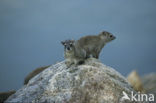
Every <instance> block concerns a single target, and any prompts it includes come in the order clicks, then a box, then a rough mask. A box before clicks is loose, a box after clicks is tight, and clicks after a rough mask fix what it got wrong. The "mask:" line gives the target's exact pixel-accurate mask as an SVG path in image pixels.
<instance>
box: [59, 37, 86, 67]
mask: <svg viewBox="0 0 156 103" xmlns="http://www.w3.org/2000/svg"><path fill="white" fill-rule="evenodd" d="M61 43H62V45H64V57H65V59H66V61H65V64H66V65H67V67H70V66H71V65H72V64H75V65H78V64H82V63H83V62H84V59H85V58H86V52H85V50H83V49H82V48H80V47H78V46H77V45H76V42H75V41H74V40H65V41H62V42H61Z"/></svg>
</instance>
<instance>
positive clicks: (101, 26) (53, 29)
mask: <svg viewBox="0 0 156 103" xmlns="http://www.w3.org/2000/svg"><path fill="white" fill-rule="evenodd" d="M103 30H106V31H109V32H111V33H112V34H114V35H115V36H116V37H117V38H116V40H114V41H112V42H110V43H109V44H107V45H106V46H105V47H104V49H103V50H102V52H101V54H100V60H101V61H102V62H103V63H104V64H106V65H108V66H111V67H113V68H115V69H116V70H117V71H119V72H120V73H121V74H122V75H124V76H127V75H128V73H130V72H131V71H132V70H133V69H136V70H137V71H138V72H139V74H140V75H144V74H147V73H151V72H156V54H155V53H156V0H116V1H115V0H96V1H95V0H94V1H90V0H85V1H84V0H78V1H75V0H0V66H1V67H0V91H7V90H11V89H19V88H20V87H21V86H22V85H23V81H24V78H25V76H26V75H27V74H28V73H30V72H31V71H32V70H34V69H35V68H37V67H40V66H46V65H49V64H55V63H56V62H58V61H62V60H64V57H63V46H62V45H61V43H60V42H61V41H62V40H65V39H76V40H77V39H79V38H80V37H82V36H85V35H94V34H98V33H99V32H101V31H103Z"/></svg>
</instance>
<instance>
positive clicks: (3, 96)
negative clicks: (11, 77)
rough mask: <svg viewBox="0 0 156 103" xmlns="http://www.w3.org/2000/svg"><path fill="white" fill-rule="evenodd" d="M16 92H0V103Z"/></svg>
mask: <svg viewBox="0 0 156 103" xmlns="http://www.w3.org/2000/svg"><path fill="white" fill-rule="evenodd" d="M15 92H16V91H14V90H12V91H8V92H0V103H3V102H4V101H5V100H7V98H8V97H9V96H11V95H12V94H14V93H15Z"/></svg>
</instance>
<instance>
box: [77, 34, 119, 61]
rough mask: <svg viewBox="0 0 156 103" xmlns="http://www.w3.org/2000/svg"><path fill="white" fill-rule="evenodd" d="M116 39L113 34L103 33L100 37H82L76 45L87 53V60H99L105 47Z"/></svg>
mask: <svg viewBox="0 0 156 103" xmlns="http://www.w3.org/2000/svg"><path fill="white" fill-rule="evenodd" d="M115 38H116V37H115V36H113V35H112V34H111V33H109V32H107V31H103V32H101V33H100V34H98V35H93V36H91V35H90V36H85V37H82V38H80V39H79V40H78V41H77V42H76V44H75V45H76V46H77V47H79V48H81V49H83V50H84V51H86V58H88V57H90V56H92V57H94V58H97V59H98V58H99V54H100V52H101V50H102V48H103V47H104V45H105V44H106V43H108V42H110V41H112V40H114V39H115Z"/></svg>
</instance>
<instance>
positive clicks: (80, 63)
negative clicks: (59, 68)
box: [77, 60, 85, 65]
mask: <svg viewBox="0 0 156 103" xmlns="http://www.w3.org/2000/svg"><path fill="white" fill-rule="evenodd" d="M84 63H85V61H84V60H81V61H79V62H78V63H77V65H82V64H84Z"/></svg>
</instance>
